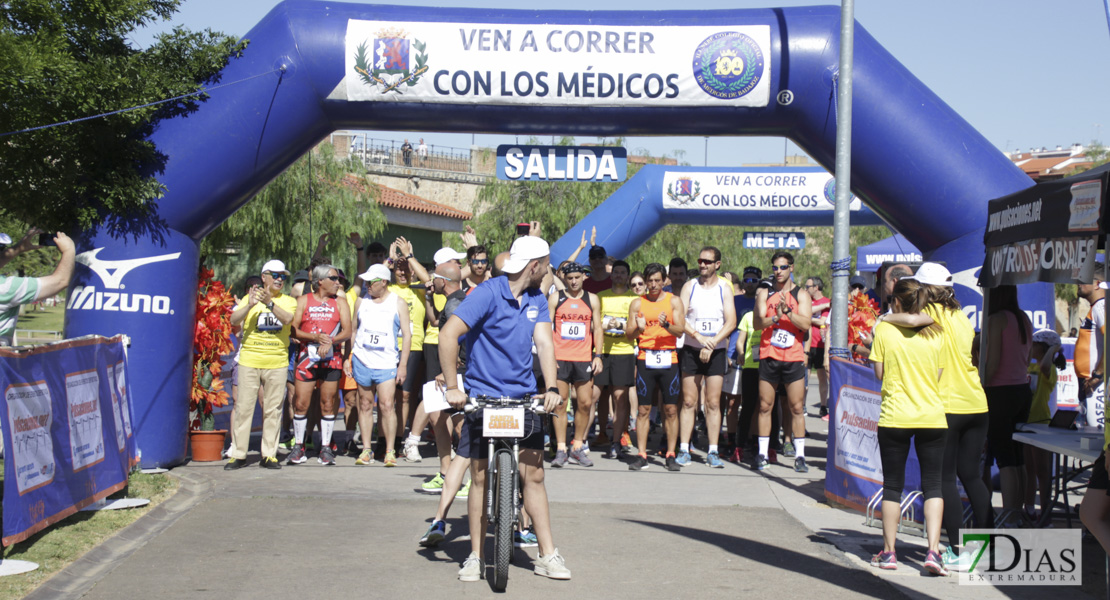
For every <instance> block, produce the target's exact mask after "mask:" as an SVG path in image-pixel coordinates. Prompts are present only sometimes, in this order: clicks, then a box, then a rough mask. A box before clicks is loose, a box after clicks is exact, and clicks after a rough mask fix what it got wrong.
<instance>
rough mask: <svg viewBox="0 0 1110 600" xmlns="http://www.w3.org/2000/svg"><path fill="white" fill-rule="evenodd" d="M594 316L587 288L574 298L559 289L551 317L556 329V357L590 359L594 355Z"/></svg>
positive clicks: (576, 359) (575, 360) (578, 360)
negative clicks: (553, 313) (578, 296)
mask: <svg viewBox="0 0 1110 600" xmlns="http://www.w3.org/2000/svg"><path fill="white" fill-rule="evenodd" d="M593 316H594V313H593V308H592V307H591V306H590V294H589V292H587V291H585V290H583V291H582V297H581V298H571V297H570V296H568V295H567V293H566V292H565V291H563V290H559V300H558V303H557V304H556V305H555V318H554V319H552V321H551V325H552V327H553V328H554V330H555V331H554V334H555V360H567V361H574V362H587V361H589V360H591V359H592V358H593V347H594V335H593Z"/></svg>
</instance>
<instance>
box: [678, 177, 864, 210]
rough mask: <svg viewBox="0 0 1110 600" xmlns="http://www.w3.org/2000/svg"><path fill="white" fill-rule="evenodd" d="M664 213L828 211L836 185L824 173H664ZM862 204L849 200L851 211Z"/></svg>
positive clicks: (833, 206) (855, 199)
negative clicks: (684, 211)
mask: <svg viewBox="0 0 1110 600" xmlns="http://www.w3.org/2000/svg"><path fill="white" fill-rule="evenodd" d="M662 191H663V208H664V209H701V210H704V209H710V210H785V211H795V210H796V211H829V212H831V211H832V210H833V209H834V208H835V206H836V182H835V180H834V179H833V176H832V175H829V173H828V171H825V170H823V169H815V170H813V171H809V172H801V171H799V170H797V169H791V170H789V171H785V170H782V169H779V170H768V171H752V172H735V171H732V172H711V171H710V172H701V171H698V172H690V171H668V172H666V173H664V174H663V190H662ZM861 206H862V204H861V203H860V201H859V199H858V198H855V197H853V198H852V203H851V209H852V210H853V211H858V210H860V207H861Z"/></svg>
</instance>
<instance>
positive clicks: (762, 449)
mask: <svg viewBox="0 0 1110 600" xmlns="http://www.w3.org/2000/svg"><path fill="white" fill-rule="evenodd" d="M770 445H771V438H770V437H767V436H762V435H761V436H759V453H760V454H762V455H763V456H768V450H767V447H768V446H770Z"/></svg>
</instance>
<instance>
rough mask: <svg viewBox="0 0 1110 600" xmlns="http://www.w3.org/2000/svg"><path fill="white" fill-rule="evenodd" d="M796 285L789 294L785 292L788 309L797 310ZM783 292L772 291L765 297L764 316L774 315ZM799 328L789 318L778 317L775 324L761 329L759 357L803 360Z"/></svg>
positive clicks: (791, 360)
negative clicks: (765, 308) (765, 310)
mask: <svg viewBox="0 0 1110 600" xmlns="http://www.w3.org/2000/svg"><path fill="white" fill-rule="evenodd" d="M797 293H798V287H797V286H794V289H793V290H791V292H790V293H789V294H786V305H787V306H789V307H790V310H792V311H793V310H798V296H797ZM782 298H783V293H782V292H774V293H773V294H771V295H770V296H768V297H767V314H765V315H763V316H764V317H773V316H775V314H776V312H775V307H776V306H778V305H779V302H781V301H782ZM803 335H804V334H803V333H802V330H801V329H798V328H797V327H795V326H794V324H793V323H791V322H790V319H789V318H783V319H780V320H779V322H778V323H777V324H775V325H772V326H770V327H768V328H766V329H764V330H763V337H762V338H760V341H759V358H760V359H764V358H770V359H772V360H778V361H782V362H802V361H804V360H805V352H804V351H803V350H802V342H803V341H804V339H803V337H802V336H803Z"/></svg>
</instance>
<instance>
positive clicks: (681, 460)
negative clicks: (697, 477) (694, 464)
mask: <svg viewBox="0 0 1110 600" xmlns="http://www.w3.org/2000/svg"><path fill="white" fill-rule="evenodd" d="M674 461H675V462H676V463H678V466H680V467H685V466H686V465H688V464H690V452H689V451H687V450H679V451H678V456H676V457H675V459H674Z"/></svg>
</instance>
